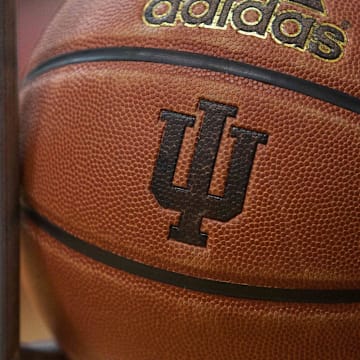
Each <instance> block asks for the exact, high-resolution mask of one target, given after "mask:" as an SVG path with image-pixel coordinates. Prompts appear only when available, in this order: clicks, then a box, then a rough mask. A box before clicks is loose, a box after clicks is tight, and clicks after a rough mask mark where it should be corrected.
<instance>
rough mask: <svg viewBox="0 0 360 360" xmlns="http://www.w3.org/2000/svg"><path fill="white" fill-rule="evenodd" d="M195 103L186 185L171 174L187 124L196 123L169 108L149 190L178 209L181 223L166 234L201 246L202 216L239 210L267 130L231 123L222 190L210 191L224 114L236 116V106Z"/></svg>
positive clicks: (221, 216) (163, 116) (220, 215)
mask: <svg viewBox="0 0 360 360" xmlns="http://www.w3.org/2000/svg"><path fill="white" fill-rule="evenodd" d="M199 109H200V110H203V111H204V112H205V114H204V118H203V122H202V125H201V129H200V133H199V136H198V139H197V143H196V145H195V152H194V156H193V159H192V163H191V167H190V173H189V178H188V180H187V186H186V187H185V188H183V187H179V186H175V185H173V178H174V174H175V169H176V165H177V162H178V157H179V153H180V149H181V145H182V141H183V138H184V134H185V130H186V128H187V127H193V126H194V123H195V121H196V118H195V117H194V116H190V115H186V114H181V113H177V112H173V111H169V110H163V111H161V113H160V120H162V121H165V122H166V125H165V130H164V134H163V137H162V142H161V145H160V151H159V155H158V158H157V161H156V165H155V169H154V172H153V177H152V181H151V191H152V192H153V194H154V195H155V197H156V199H157V201H158V202H159V204H160V205H161V206H162V207H164V208H166V209H172V210H175V211H179V212H181V216H180V221H179V224H178V225H176V226H174V225H171V226H170V231H169V238H171V239H173V240H177V241H181V242H184V243H187V244H191V245H196V246H203V247H205V246H206V242H207V237H208V236H207V234H205V233H203V232H201V231H200V227H201V223H202V219H203V218H208V219H214V220H218V221H223V222H226V221H229V220H230V219H232V218H233V217H235V216H237V215H239V214H240V213H241V211H242V208H243V204H244V200H245V194H246V189H247V185H248V182H249V178H250V173H251V169H252V165H253V161H254V158H255V153H256V149H257V145H258V144H264V145H265V144H266V143H267V139H268V135H267V134H264V133H259V132H255V131H251V130H246V129H242V128H239V127H236V126H232V127H231V131H230V134H231V136H232V137H234V138H236V141H235V145H234V148H233V151H232V158H231V161H230V164H229V168H228V169H229V170H228V176H227V180H226V184H225V191H224V195H223V196H222V197H219V196H215V195H212V194H209V187H210V183H211V178H212V175H213V170H214V166H215V161H216V157H217V153H218V150H219V146H220V141H221V138H222V134H223V130H224V125H225V122H226V119H227V118H228V117H235V116H236V114H237V110H238V108H237V107H234V106H229V105H225V104H221V103H217V102H212V101H209V100H200V102H199Z"/></svg>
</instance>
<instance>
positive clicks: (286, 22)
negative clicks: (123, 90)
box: [143, 0, 347, 61]
mask: <svg viewBox="0 0 360 360" xmlns="http://www.w3.org/2000/svg"><path fill="white" fill-rule="evenodd" d="M282 4H284V5H287V6H285V7H281V5H282ZM289 7H290V8H291V9H289ZM293 7H295V8H294V9H293ZM305 8H306V9H305ZM305 10H306V11H305ZM304 12H305V13H304ZM308 13H311V14H313V15H312V16H310V15H308ZM324 15H326V8H325V5H324V1H323V0H242V1H239V0H165V1H164V0H150V1H149V2H148V3H147V4H146V6H145V8H144V14H143V20H144V22H145V24H147V25H149V26H155V27H159V26H175V25H177V24H179V23H181V24H183V25H184V26H187V27H204V28H209V29H222V30H224V29H226V28H228V27H232V28H233V29H234V30H236V31H237V32H238V33H240V34H243V35H249V36H256V37H260V38H263V39H265V38H267V37H268V36H269V35H270V36H271V37H272V38H273V40H274V41H275V42H276V43H278V44H281V45H283V46H287V47H291V48H294V49H296V50H300V51H307V52H309V53H311V54H312V55H313V56H315V57H316V58H319V59H321V60H324V61H338V60H340V59H341V58H342V57H343V55H344V48H345V45H346V41H347V40H346V33H345V31H344V30H343V29H341V28H340V27H338V26H336V25H334V24H330V23H327V22H321V20H319V18H320V19H321V17H322V16H324Z"/></svg>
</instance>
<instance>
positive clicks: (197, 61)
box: [26, 47, 360, 114]
mask: <svg viewBox="0 0 360 360" xmlns="http://www.w3.org/2000/svg"><path fill="white" fill-rule="evenodd" d="M99 61H139V62H151V63H159V64H170V65H177V66H184V67H191V68H197V69H203V70H211V71H214V72H219V73H225V74H230V75H235V76H239V77H243V78H247V79H252V80H256V81H259V82H262V83H265V84H270V85H274V86H277V87H280V88H284V89H288V90H292V91H295V92H298V93H300V94H304V95H307V96H310V97H312V98H315V99H319V100H322V101H324V102H327V103H330V104H333V105H336V106H338V107H341V108H344V109H346V110H350V111H353V112H355V113H358V114H360V99H358V98H356V97H354V96H351V95H349V94H346V93H343V92H341V91H338V90H335V89H332V88H329V87H327V86H323V85H319V84H316V83H314V82H311V81H308V80H304V79H301V78H297V77H295V76H292V75H288V74H284V73H280V72H277V71H273V70H269V69H265V68H262V67H258V66H254V65H250V64H246V63H243V62H238V61H233V60H228V59H224V58H219V57H215V56H209V55H202V54H196V53H190V52H184V51H174V50H165V49H154V48H136V47H117V48H115V47H111V48H97V49H89V50H82V51H77V52H73V53H69V54H64V55H60V56H57V57H54V58H53V59H50V60H48V61H46V62H44V63H43V64H41V65H39V66H38V67H36V68H35V69H34V70H33V71H31V72H30V73H29V75H28V76H27V78H26V82H28V81H31V80H33V79H35V78H36V77H38V76H40V75H42V74H44V73H46V72H49V71H51V70H54V69H58V68H61V67H64V66H67V65H73V64H80V63H85V62H99Z"/></svg>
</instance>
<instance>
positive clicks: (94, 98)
mask: <svg viewBox="0 0 360 360" xmlns="http://www.w3.org/2000/svg"><path fill="white" fill-rule="evenodd" d="M160 79H161V80H160ZM205 96H206V97H207V98H208V99H211V100H215V101H218V102H223V103H227V104H235V105H237V106H238V107H239V111H238V115H237V118H236V119H228V121H227V123H226V126H225V129H224V135H223V141H222V143H221V146H220V149H219V153H218V157H217V161H216V166H215V171H214V176H213V178H212V183H211V186H210V192H211V193H213V194H217V195H221V194H222V191H223V189H224V182H225V181H226V178H227V166H228V163H229V160H230V157H231V148H232V144H233V141H234V139H233V138H230V136H229V131H230V126H231V125H237V126H240V127H243V128H246V129H250V130H256V131H259V132H264V133H268V134H269V140H268V144H267V145H266V146H259V148H258V150H257V153H256V157H255V161H254V165H253V169H252V173H251V177H250V181H249V185H248V189H247V195H246V199H245V204H244V209H243V212H242V214H240V215H239V216H236V217H235V218H233V219H231V220H230V221H229V222H225V223H223V222H219V221H214V220H208V219H204V220H203V231H205V232H206V233H208V234H209V238H208V246H207V248H205V249H204V248H198V247H193V246H188V245H186V244H181V243H178V242H175V241H171V240H167V238H168V231H169V226H170V224H174V223H175V224H176V223H177V221H178V220H177V219H178V216H179V212H176V211H172V210H169V209H164V208H163V207H161V206H160V205H159V204H158V202H157V201H156V198H155V196H154V194H153V193H152V192H151V190H150V184H151V179H152V174H153V170H154V166H155V161H156V158H157V155H158V152H159V148H160V141H161V137H162V133H163V129H164V122H162V121H160V111H161V109H169V110H172V111H176V112H181V113H185V114H191V115H197V118H198V120H197V121H196V123H195V127H194V129H189V130H188V131H187V134H186V136H185V139H184V142H183V146H182V149H181V153H180V157H179V161H178V164H179V166H178V167H177V172H176V174H175V179H174V183H175V184H177V185H179V186H184V187H185V186H186V181H187V178H188V171H189V165H190V162H191V159H192V156H193V155H192V154H193V151H194V143H195V140H196V136H197V134H198V131H199V127H200V123H201V121H200V119H201V117H202V115H203V112H202V111H200V110H197V103H198V99H200V98H203V97H205ZM59 99H61V100H60V101H59ZM259 99H261V100H260V101H259ZM22 104H23V105H22V106H23V107H22V114H23V119H24V123H23V133H24V135H25V134H26V138H24V141H23V147H24V178H23V182H24V187H25V189H26V194H27V196H28V197H29V199H30V205H31V206H34V207H35V209H36V210H38V211H39V212H40V213H41V214H43V215H44V216H45V217H47V218H48V219H49V220H50V221H53V222H55V223H56V224H57V225H59V226H61V227H63V228H64V229H65V230H67V231H70V232H71V233H73V234H74V235H76V236H78V237H80V238H81V239H86V240H87V241H89V242H90V243H93V244H97V245H99V246H101V247H102V248H104V249H107V250H110V251H112V252H115V253H118V254H120V255H122V256H125V257H129V258H131V259H135V260H137V261H139V262H144V263H146V264H149V265H153V266H155V267H160V268H164V269H168V270H172V271H176V272H181V273H185V274H188V275H193V276H199V277H205V278H208V277H209V278H214V279H218V280H224V281H231V282H236V283H245V284H251V285H259V286H275V287H289V288H293V287H297V288H330V289H331V288H358V287H359V286H360V277H359V266H360V249H359V246H358V236H357V234H358V231H359V222H358V218H359V202H358V200H359V198H358V189H359V187H360V186H359V177H358V176H357V171H358V170H357V169H358V168H359V166H360V164H359V162H360V159H359V152H358V146H357V143H358V138H359V131H358V124H359V116H358V115H356V114H354V113H351V112H349V111H346V110H341V109H340V108H337V107H335V106H332V105H329V104H325V103H323V102H321V101H317V100H313V99H311V98H309V97H306V96H303V95H299V94H295V93H293V92H289V91H287V90H283V89H278V88H274V87H272V86H270V85H264V84H260V83H258V82H255V81H250V80H245V79H239V78H236V77H232V76H227V75H219V74H214V73H211V72H207V71H204V70H200V71H199V70H192V69H183V68H180V67H174V66H168V65H158V64H155V65H152V64H138V63H119V64H116V63H96V64H83V65H76V66H69V67H66V68H63V69H59V70H56V71H53V72H51V73H48V74H46V75H44V76H42V77H40V78H39V79H38V80H36V81H34V82H32V83H30V84H29V85H28V87H26V88H25V89H24V91H23V102H22ZM289 104H291V105H290V106H289ZM285 109H286V110H285ZM30 119H31V121H30ZM335 164H336V166H335Z"/></svg>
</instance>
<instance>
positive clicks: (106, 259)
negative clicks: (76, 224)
mask: <svg viewBox="0 0 360 360" xmlns="http://www.w3.org/2000/svg"><path fill="white" fill-rule="evenodd" d="M22 210H23V215H24V216H26V217H27V218H28V219H30V220H31V221H32V222H33V223H34V224H36V225H37V226H38V227H39V228H40V229H42V230H43V231H45V232H46V233H47V234H49V235H50V236H51V237H53V238H54V239H56V240H57V241H59V242H60V243H62V244H63V245H65V246H67V247H68V248H71V249H73V250H75V251H76V252H78V253H80V254H83V255H85V256H86V257H88V258H91V259H93V260H95V261H98V262H100V263H103V264H105V265H107V266H110V267H113V268H115V269H118V270H122V271H125V272H127V273H130V274H133V275H137V276H140V277H142V278H145V279H149V280H153V281H157V282H160V283H164V284H168V285H173V286H176V287H180V288H183V289H188V290H193V291H197V292H202V293H207V294H214V295H220V296H225V297H232V298H240V299H252V300H266V301H281V302H297V303H327V304H340V303H355V302H360V290H359V289H354V290H312V289H280V288H270V287H257V286H249V285H242V284H235V283H228V282H223V281H216V280H210V279H203V278H196V277H192V276H187V275H183V274H179V273H175V272H172V271H168V270H163V269H159V268H156V267H152V266H149V265H145V264H142V263H139V262H137V261H134V260H130V259H127V258H124V257H122V256H119V255H116V254H114V253H111V252H109V251H106V250H104V249H102V248H100V247H98V246H95V245H92V244H89V243H87V242H85V241H84V240H81V239H80V238H78V237H76V236H74V235H71V234H69V233H67V232H66V231H65V230H63V229H61V228H60V227H58V226H57V225H55V224H53V223H51V222H49V221H48V220H47V219H46V218H44V217H43V216H42V215H40V214H39V213H37V212H36V211H35V210H33V209H30V208H28V207H26V206H23V208H22Z"/></svg>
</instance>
